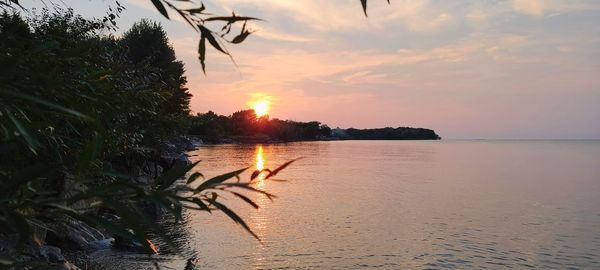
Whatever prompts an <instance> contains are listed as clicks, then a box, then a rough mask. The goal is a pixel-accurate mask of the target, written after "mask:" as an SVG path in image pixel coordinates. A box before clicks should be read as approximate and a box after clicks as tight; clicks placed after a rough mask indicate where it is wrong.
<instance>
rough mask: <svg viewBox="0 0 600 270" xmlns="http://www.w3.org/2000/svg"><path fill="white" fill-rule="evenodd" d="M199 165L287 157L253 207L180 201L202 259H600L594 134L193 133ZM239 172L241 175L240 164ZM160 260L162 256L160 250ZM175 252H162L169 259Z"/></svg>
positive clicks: (434, 264) (318, 262)
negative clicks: (209, 138) (386, 137)
mask: <svg viewBox="0 0 600 270" xmlns="http://www.w3.org/2000/svg"><path fill="white" fill-rule="evenodd" d="M190 154H192V155H194V156H192V159H193V160H202V162H201V163H200V165H199V166H198V170H199V171H201V172H202V173H203V174H204V175H206V176H214V175H218V174H220V173H224V172H228V171H232V170H234V169H238V168H241V167H244V166H247V165H252V164H253V165H254V166H258V167H263V166H264V167H267V168H275V167H277V165H280V164H282V163H283V162H285V161H287V160H290V159H292V158H296V157H305V158H304V159H302V160H299V161H298V162H297V163H295V164H293V166H290V167H289V169H286V170H284V171H283V172H282V173H281V174H280V175H278V177H279V178H282V179H287V180H289V182H285V183H281V182H270V181H267V182H260V183H258V184H257V185H258V187H259V188H261V189H265V190H268V191H269V192H272V193H274V194H276V195H278V196H279V198H278V199H276V200H275V201H274V202H270V201H269V200H268V199H266V198H265V197H263V196H259V195H255V194H252V197H253V199H254V200H255V201H256V202H257V203H258V204H259V205H260V206H261V208H260V209H258V210H254V209H253V208H251V207H249V206H247V205H244V204H243V203H240V202H238V201H237V200H235V198H233V197H232V198H229V199H228V200H227V201H226V202H227V203H229V204H230V205H231V206H232V208H234V209H236V210H238V212H239V213H240V214H241V215H242V216H243V218H244V219H246V220H247V222H248V223H249V226H250V227H251V228H252V229H253V230H254V232H256V234H258V235H259V236H260V238H261V239H262V240H263V244H260V243H259V242H257V241H256V240H254V239H253V238H252V237H251V236H250V235H248V234H247V233H245V232H244V231H243V230H242V229H241V228H240V227H239V226H237V225H235V224H234V223H233V222H231V221H230V220H228V219H227V218H226V217H225V216H224V215H223V214H221V213H215V214H213V215H210V214H207V213H190V214H189V215H188V216H187V222H188V223H187V226H186V229H185V230H186V232H187V233H186V234H187V236H186V243H187V245H190V246H191V247H192V248H194V249H195V250H196V251H197V256H198V261H199V263H198V265H199V266H200V269H252V268H254V269H297V268H303V269H308V268H311V269H316V268H320V269H375V268H382V269H453V268H456V269H505V268H515V269H526V268H537V269H600V142H598V141H333V142H303V143H290V144H276V145H217V146H203V147H201V148H200V149H199V150H198V151H195V152H192V153H190ZM245 177H249V176H245ZM167 265H169V263H167ZM179 265H181V261H177V260H175V261H174V262H171V263H170V266H171V267H174V268H176V267H179Z"/></svg>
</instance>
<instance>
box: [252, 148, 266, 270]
mask: <svg viewBox="0 0 600 270" xmlns="http://www.w3.org/2000/svg"><path fill="white" fill-rule="evenodd" d="M255 165H256V170H259V171H260V170H263V169H265V168H266V167H265V166H266V158H265V154H264V149H263V146H262V145H257V146H256V164H255ZM255 183H256V188H258V189H261V190H262V189H264V187H265V173H261V174H259V175H258V177H256V181H255ZM254 202H256V204H258V206H259V208H258V209H257V211H253V212H251V213H252V214H251V215H250V220H249V221H250V222H249V223H250V224H249V225H250V227H251V228H252V230H253V231H254V232H255V233H256V234H257V235H258V236H259V237H260V238H261V239H262V240H263V243H264V245H263V244H257V246H256V249H255V251H254V254H253V259H254V263H253V265H254V267H255V268H256V269H262V268H264V266H265V262H266V257H265V254H266V253H267V242H268V239H266V238H267V237H266V232H267V227H268V223H269V216H268V215H267V214H266V212H265V209H264V207H265V206H266V205H267V203H268V199H267V198H266V197H265V196H263V195H262V194H260V195H258V196H256V197H255V198H254Z"/></svg>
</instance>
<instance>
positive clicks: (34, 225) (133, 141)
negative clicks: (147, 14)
mask: <svg viewBox="0 0 600 270" xmlns="http://www.w3.org/2000/svg"><path fill="white" fill-rule="evenodd" d="M109 24H110V22H108V21H101V20H86V19H83V18H81V17H80V16H76V15H74V14H73V12H72V11H71V10H64V11H57V12H55V13H49V12H48V11H44V12H43V13H42V14H39V15H38V16H34V17H32V18H30V19H29V20H28V21H25V20H24V19H22V18H21V17H20V16H19V15H16V14H9V13H6V12H5V13H3V14H2V15H1V16H0V35H1V36H2V37H3V38H2V39H0V74H1V76H0V183H2V186H3V189H2V190H0V240H2V241H5V240H6V241H11V240H15V242H16V243H17V244H18V245H16V246H15V248H14V249H9V250H3V251H1V254H0V265H4V266H6V265H13V266H18V267H21V266H23V265H21V264H23V263H25V262H24V261H22V259H23V258H25V257H27V256H29V255H28V253H27V252H26V249H24V248H25V247H26V246H28V245H39V244H41V243H43V240H44V239H43V237H40V236H39V234H37V233H35V232H36V231H37V230H40V229H41V230H46V229H51V228H50V226H49V224H52V223H57V222H64V221H65V220H66V218H67V217H70V218H75V219H77V220H81V221H84V222H86V223H87V224H90V225H92V226H95V227H102V228H104V229H105V230H107V231H109V232H111V233H113V234H114V235H118V236H120V237H122V238H125V239H132V240H135V241H137V242H138V243H140V244H142V245H143V246H144V247H145V248H146V249H148V250H149V249H150V246H149V244H148V242H147V241H146V239H149V237H150V235H151V234H152V235H158V236H159V237H162V238H164V239H163V240H164V242H166V243H170V239H169V238H168V237H167V236H166V235H164V233H163V230H162V229H161V228H160V227H159V226H158V225H156V224H155V223H154V222H152V221H151V220H150V218H149V217H148V216H147V215H146V214H145V212H144V211H143V210H142V208H143V205H144V204H145V203H148V202H150V203H152V204H154V205H156V206H159V207H161V208H163V209H165V210H167V211H169V212H170V213H171V214H172V215H173V216H175V217H177V218H181V214H182V209H185V208H188V209H195V210H201V211H209V212H210V211H213V210H221V211H223V212H224V213H225V214H227V215H228V216H229V217H230V218H232V219H233V220H234V221H235V222H236V223H238V224H240V225H241V226H242V227H244V228H245V229H246V230H248V231H249V232H250V233H251V234H253V233H252V232H251V231H250V229H249V228H248V226H247V225H246V224H245V223H244V221H243V220H242V219H241V218H240V217H239V216H238V215H237V214H236V213H235V212H233V211H231V210H230V209H229V208H228V207H227V206H226V205H224V204H223V203H222V202H221V198H222V197H223V195H224V194H225V193H228V194H233V195H234V196H235V197H238V198H241V199H243V200H244V201H246V202H251V201H250V199H249V198H247V197H246V196H245V195H243V194H242V193H239V192H237V191H235V190H236V189H238V190H245V191H249V192H257V193H260V194H263V195H265V196H267V197H269V198H273V197H274V196H273V195H272V194H269V193H267V192H265V191H262V190H257V189H255V188H254V187H253V185H252V182H251V181H244V182H240V181H236V182H229V181H228V180H230V179H232V178H238V177H239V174H240V173H242V172H243V171H244V170H245V169H244V170H239V171H236V172H232V173H229V174H225V175H222V176H218V177H214V178H211V179H209V180H206V181H204V182H202V183H201V184H200V185H198V186H197V187H195V188H193V189H191V188H186V189H184V190H175V189H172V188H171V186H172V184H173V183H174V182H175V181H176V180H178V179H180V178H181V177H183V176H185V175H186V174H187V173H188V171H190V170H191V169H192V168H193V167H194V166H195V165H196V164H192V165H190V166H184V165H179V166H175V167H173V168H171V169H170V170H168V171H166V172H165V173H164V174H162V175H161V176H159V177H158V178H157V179H156V181H155V182H156V183H155V185H153V186H150V187H149V186H143V185H139V184H137V183H136V180H137V179H136V175H132V174H129V171H128V169H131V168H132V166H135V165H136V164H138V165H139V164H141V163H144V162H147V161H154V162H156V159H157V158H158V155H159V153H158V150H157V149H158V146H159V145H160V144H161V142H162V141H163V140H164V139H165V138H168V137H170V136H173V135H177V134H181V133H182V132H183V131H184V130H185V129H186V124H185V123H186V121H187V114H188V112H189V108H188V103H189V96H190V95H189V93H188V92H187V89H186V88H185V81H186V80H185V77H183V71H184V68H183V64H182V63H181V62H180V61H177V59H176V58H175V55H174V52H173V50H172V48H171V47H170V45H169V44H168V40H167V38H166V35H165V33H164V31H163V30H162V28H161V27H160V25H158V24H154V23H151V22H148V21H142V22H139V23H137V24H136V25H134V27H133V28H132V29H131V30H129V31H127V32H126V33H125V34H124V35H123V37H122V38H115V37H112V36H106V35H101V34H100V33H101V32H103V30H105V29H107V27H110V26H109ZM284 165H285V164H284ZM285 166H287V165H285ZM200 178H202V175H201V174H199V173H193V174H191V175H189V178H188V181H187V182H188V184H190V185H196V182H197V181H199V180H200ZM107 211H108V212H112V213H116V214H117V215H118V216H119V217H120V219H118V220H114V219H111V218H108V217H105V216H104V215H102V214H101V213H104V212H107ZM253 235H254V234H253ZM172 248H173V249H175V250H176V248H177V247H176V246H174V245H173V246H172Z"/></svg>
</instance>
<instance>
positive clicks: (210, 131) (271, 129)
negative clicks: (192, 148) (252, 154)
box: [189, 110, 331, 141]
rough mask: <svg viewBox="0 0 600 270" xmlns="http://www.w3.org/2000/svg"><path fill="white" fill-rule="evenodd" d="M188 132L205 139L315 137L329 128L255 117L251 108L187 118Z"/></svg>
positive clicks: (329, 132) (299, 138)
mask: <svg viewBox="0 0 600 270" xmlns="http://www.w3.org/2000/svg"><path fill="white" fill-rule="evenodd" d="M189 132H190V134H192V135H198V136H202V137H204V138H207V139H209V140H211V139H214V140H219V139H222V138H231V137H236V136H265V137H266V138H269V139H271V140H276V141H296V140H315V139H319V138H323V137H329V136H330V135H331V128H329V127H328V126H327V125H323V124H321V123H320V122H317V121H311V122H297V121H290V120H280V119H277V118H274V119H269V118H268V116H262V117H257V116H256V114H255V112H254V110H242V111H237V112H235V113H233V114H231V115H229V116H224V115H218V114H215V113H214V112H212V111H209V112H207V113H201V114H197V115H196V116H192V117H191V123H190V130H189Z"/></svg>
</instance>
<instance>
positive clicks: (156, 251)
mask: <svg viewBox="0 0 600 270" xmlns="http://www.w3.org/2000/svg"><path fill="white" fill-rule="evenodd" d="M146 241H148V245H150V249H152V251H154V254H156V255H159V254H158V248H157V247H156V245H154V243H152V241H150V239H146Z"/></svg>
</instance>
